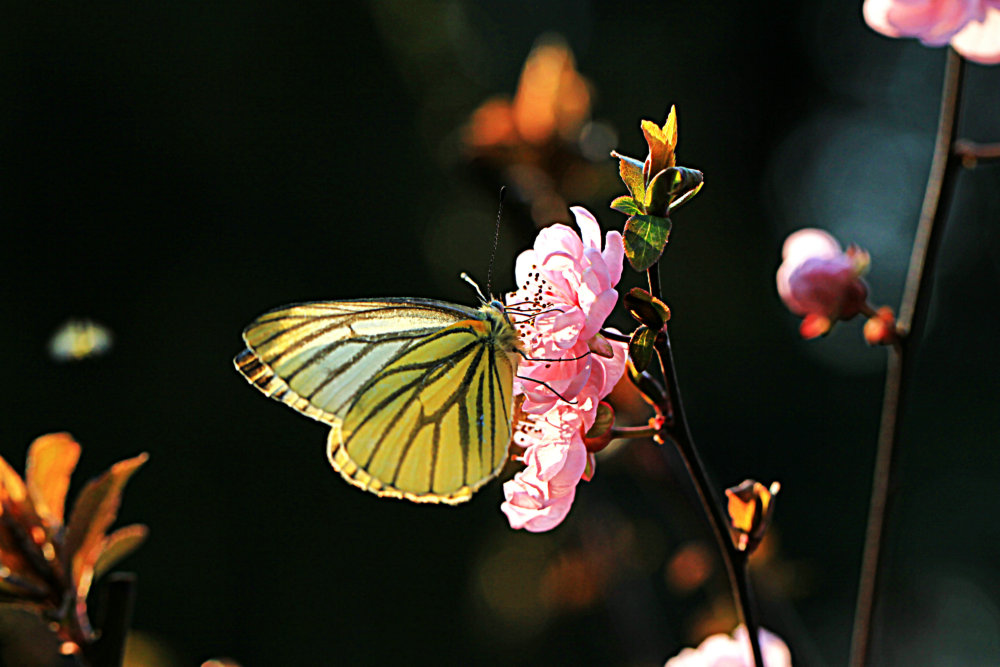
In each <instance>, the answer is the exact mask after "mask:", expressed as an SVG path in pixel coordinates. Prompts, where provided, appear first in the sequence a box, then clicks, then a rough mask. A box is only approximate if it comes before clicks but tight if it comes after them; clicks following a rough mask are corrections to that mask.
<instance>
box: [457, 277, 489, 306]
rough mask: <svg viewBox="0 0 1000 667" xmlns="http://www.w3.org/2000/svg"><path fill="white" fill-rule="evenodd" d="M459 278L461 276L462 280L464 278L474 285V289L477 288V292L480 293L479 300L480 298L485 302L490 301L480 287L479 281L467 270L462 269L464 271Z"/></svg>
mask: <svg viewBox="0 0 1000 667" xmlns="http://www.w3.org/2000/svg"><path fill="white" fill-rule="evenodd" d="M459 278H461V279H462V280H464V281H465V282H467V283H469V284H470V285H472V288H473V289H474V290H476V294H478V295H479V300H480V301H482V302H483V303H489V302H488V301H487V300H486V297H485V296H483V291H482V290H481V289H479V283H477V282H476V281H475V280H473V279H472V276H470V275H469V274H468V273H466V272H465V271H462V273H461V274H460V275H459Z"/></svg>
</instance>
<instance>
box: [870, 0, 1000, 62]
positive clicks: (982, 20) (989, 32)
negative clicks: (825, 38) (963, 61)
mask: <svg viewBox="0 0 1000 667" xmlns="http://www.w3.org/2000/svg"><path fill="white" fill-rule="evenodd" d="M863 12H864V16H865V21H866V22H867V23H868V25H869V26H871V27H872V28H873V29H875V30H877V31H878V32H880V33H882V34H884V35H888V36H889V37H916V38H917V39H919V40H920V41H921V42H923V43H924V44H926V45H927V46H943V45H945V44H947V43H949V42H951V45H952V46H953V47H954V48H955V50H956V51H958V52H959V53H960V54H962V55H963V56H965V57H966V58H968V59H969V60H974V61H976V62H979V63H983V64H987V65H992V64H996V63H1000V0H865V4H864V8H863Z"/></svg>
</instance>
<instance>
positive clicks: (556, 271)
mask: <svg viewBox="0 0 1000 667" xmlns="http://www.w3.org/2000/svg"><path fill="white" fill-rule="evenodd" d="M571 210H572V212H573V215H574V216H575V218H576V223H577V226H578V227H579V228H580V234H579V235H578V234H577V233H576V232H574V231H573V230H572V229H570V228H569V227H567V226H566V225H552V226H551V227H546V228H545V229H543V230H542V231H541V232H539V233H538V237H537V238H536V239H535V246H534V248H532V249H531V250H526V251H524V252H522V253H521V254H520V256H519V257H518V258H517V264H516V266H515V270H514V272H515V277H516V278H517V284H518V289H517V291H516V292H512V293H510V294H508V295H507V300H506V305H507V308H508V312H509V313H510V314H511V317H512V319H513V320H514V321H515V322H516V323H517V325H516V326H517V330H518V334H519V336H520V340H521V346H522V349H523V350H524V352H525V353H526V355H527V356H528V357H529V360H525V361H524V362H522V363H521V365H520V367H519V368H518V375H520V376H521V377H522V378H528V379H527V380H525V379H521V380H517V381H516V383H515V387H514V392H515V393H519V394H524V396H525V399H526V400H525V402H524V405H523V406H522V409H523V410H524V411H525V412H529V413H536V414H537V413H542V412H545V411H547V410H549V409H550V408H552V407H553V406H554V405H555V404H556V403H559V402H562V400H561V399H560V398H559V395H561V396H563V397H564V398H567V399H572V398H573V397H574V396H576V395H578V394H580V393H581V392H582V391H583V390H584V387H585V386H587V385H588V384H589V385H590V386H592V387H594V388H595V389H596V390H598V393H599V394H600V396H599V398H600V397H602V396H604V395H606V394H607V392H610V391H611V389H610V387H613V386H614V383H615V382H617V381H618V378H620V377H621V376H622V373H624V370H625V349H626V348H625V345H624V344H623V343H611V342H610V341H607V340H606V339H604V338H603V337H602V336H601V335H600V333H599V332H600V329H601V327H602V326H603V325H604V320H605V319H607V317H608V315H609V314H610V313H611V311H612V310H613V309H614V307H615V304H616V303H618V292H617V291H615V285H617V284H618V281H619V280H620V279H621V275H622V261H623V258H624V255H625V250H624V246H623V245H622V237H621V234H619V233H618V232H615V231H612V232H608V233H607V236H606V239H605V247H604V249H603V250H602V249H601V228H600V226H599V225H598V223H597V220H596V219H595V218H594V216H593V215H592V214H591V213H590V212H589V211H587V210H586V209H584V208H582V207H579V206H574V207H573V208H572V209H571ZM591 351H594V353H593V354H591V353H590V352H591ZM530 359H538V360H540V361H531V360H530ZM553 360H558V361H553ZM542 383H545V385H548V386H547V387H546V386H545V385H543V384H542ZM606 385H610V386H607V388H606V391H604V392H603V393H601V390H602V389H604V387H605V386H606ZM557 394H558V395H557ZM595 407H596V403H595Z"/></svg>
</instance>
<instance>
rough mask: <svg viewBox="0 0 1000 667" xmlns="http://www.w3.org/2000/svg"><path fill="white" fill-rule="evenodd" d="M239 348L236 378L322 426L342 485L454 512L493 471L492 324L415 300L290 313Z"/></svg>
mask: <svg viewBox="0 0 1000 667" xmlns="http://www.w3.org/2000/svg"><path fill="white" fill-rule="evenodd" d="M501 330H502V331H501ZM244 339H245V340H246V343H247V347H248V349H247V350H244V351H243V353H241V354H240V355H239V356H238V357H237V358H236V365H237V368H238V369H239V370H240V372H242V373H243V374H244V375H246V377H247V379H249V380H250V381H251V382H253V383H254V384H255V385H256V386H257V387H258V388H259V389H260V390H261V391H264V392H265V393H267V394H268V395H270V396H272V397H273V398H276V399H278V400H281V401H284V402H285V403H288V404H289V405H291V406H292V407H294V408H295V409H297V410H299V411H300V412H303V413H304V414H306V415H309V416H310V417H313V418H315V419H318V420H320V421H324V422H326V423H328V424H330V425H331V426H333V429H332V430H331V432H330V437H329V443H328V454H329V459H330V462H331V463H332V464H333V467H334V468H336V469H337V470H338V471H340V472H341V474H342V475H343V476H344V477H345V478H346V479H347V480H348V481H350V482H351V483H352V484H355V485H357V486H360V487H362V488H365V489H367V490H369V491H372V492H374V493H377V494H379V495H385V496H393V497H400V498H407V499H409V500H414V501H417V502H446V503H457V502H461V501H463V500H467V499H468V498H469V496H471V494H472V492H473V491H475V490H476V489H477V488H478V487H480V486H481V485H482V484H483V483H485V482H486V481H488V480H489V479H491V478H492V477H494V476H496V475H497V474H498V473H499V471H500V468H501V467H502V466H503V463H504V460H505V458H506V453H507V445H508V443H509V442H510V437H511V425H510V418H511V392H512V385H513V376H514V372H515V370H516V359H515V358H514V357H512V356H511V353H512V352H513V342H512V341H513V332H512V331H510V330H509V324H507V323H506V320H505V319H504V318H503V317H502V315H501V316H499V317H498V316H497V314H496V313H493V312H490V311H489V309H486V313H485V314H484V311H482V310H480V311H477V310H472V309H469V308H464V307H461V306H455V305H452V304H447V303H442V302H437V301H430V300H417V299H400V300H392V299H387V300H379V301H350V302H326V303H313V304H302V305H297V306H290V307H287V308H282V309H279V310H275V311H272V312H270V313H267V314H265V315H263V316H261V317H260V318H258V319H257V320H256V321H255V322H254V323H253V324H251V325H250V326H249V327H247V329H246V331H245V332H244Z"/></svg>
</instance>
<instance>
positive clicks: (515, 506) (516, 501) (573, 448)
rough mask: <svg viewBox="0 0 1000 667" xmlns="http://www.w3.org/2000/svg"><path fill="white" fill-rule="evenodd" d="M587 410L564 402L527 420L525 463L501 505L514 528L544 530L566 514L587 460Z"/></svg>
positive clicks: (509, 484)
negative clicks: (578, 408) (585, 441)
mask: <svg viewBox="0 0 1000 667" xmlns="http://www.w3.org/2000/svg"><path fill="white" fill-rule="evenodd" d="M583 415H584V413H583V412H582V411H581V410H577V409H576V408H575V407H574V406H573V405H571V404H568V403H559V404H556V405H555V407H553V408H552V409H551V410H549V411H548V412H546V413H545V414H542V415H530V416H529V417H528V420H527V421H526V422H524V423H522V432H523V433H526V434H527V435H523V436H522V437H524V438H525V440H523V441H522V442H525V444H526V445H527V446H526V449H525V450H524V454H523V455H522V457H521V460H523V461H524V464H525V468H524V470H522V471H520V472H519V473H517V474H516V475H514V478H513V479H511V480H510V481H508V482H505V483H504V485H503V492H504V497H505V498H506V500H505V501H504V502H503V504H502V505H500V509H501V510H502V511H503V513H504V514H506V515H507V520H508V521H509V522H510V527H511V528H524V529H525V530H529V531H531V532H541V531H546V530H551V529H552V528H555V527H556V526H557V525H559V524H560V523H561V522H562V520H563V519H564V518H566V514H567V513H568V512H569V508H570V506H571V505H572V504H573V499H574V497H575V496H576V485H577V484H578V483H579V482H580V479H581V478H582V477H583V472H584V469H585V468H586V466H587V458H588V453H587V447H586V446H585V445H584V443H583Z"/></svg>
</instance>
